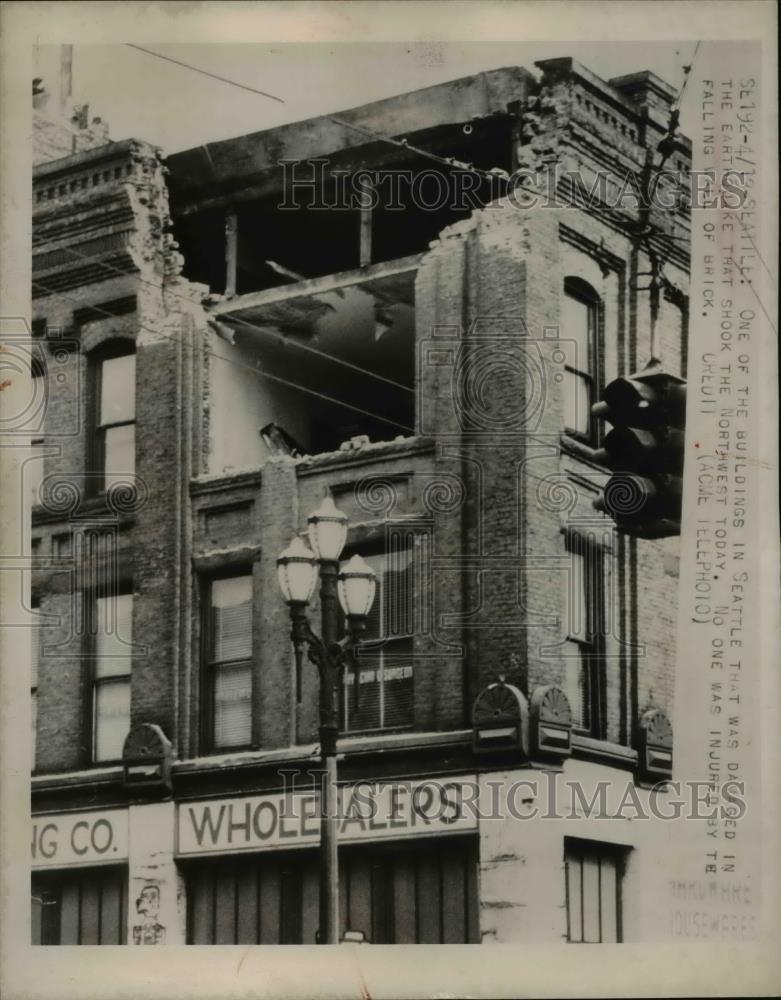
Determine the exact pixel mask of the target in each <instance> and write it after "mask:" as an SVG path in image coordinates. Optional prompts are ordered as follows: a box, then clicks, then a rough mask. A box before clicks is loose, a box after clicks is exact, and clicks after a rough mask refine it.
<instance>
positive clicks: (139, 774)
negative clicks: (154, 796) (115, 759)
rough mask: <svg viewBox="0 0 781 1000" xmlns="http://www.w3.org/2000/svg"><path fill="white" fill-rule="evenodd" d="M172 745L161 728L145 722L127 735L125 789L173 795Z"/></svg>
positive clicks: (123, 756) (125, 745)
mask: <svg viewBox="0 0 781 1000" xmlns="http://www.w3.org/2000/svg"><path fill="white" fill-rule="evenodd" d="M172 757H173V750H172V747H171V741H170V740H169V739H168V738H167V737H166V735H165V733H164V732H163V730H162V729H161V728H160V726H156V725H154V724H153V723H151V722H142V723H141V725H139V726H135V727H134V728H133V729H131V730H130V732H129V733H128V734H127V737H126V738H125V744H124V746H123V748H122V762H123V765H124V767H123V770H124V774H123V779H124V783H125V788H127V789H128V790H132V789H136V788H138V789H144V790H145V791H147V792H158V793H160V792H162V793H165V792H170V791H171V760H172Z"/></svg>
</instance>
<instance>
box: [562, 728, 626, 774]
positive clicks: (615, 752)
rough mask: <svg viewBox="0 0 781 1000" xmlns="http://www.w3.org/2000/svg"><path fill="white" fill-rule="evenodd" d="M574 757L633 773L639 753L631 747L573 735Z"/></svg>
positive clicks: (576, 734) (591, 737)
mask: <svg viewBox="0 0 781 1000" xmlns="http://www.w3.org/2000/svg"><path fill="white" fill-rule="evenodd" d="M572 755H573V757H575V758H576V759H577V760H589V761H593V762H594V763H595V764H605V765H607V766H608V767H619V768H621V769H622V770H625V771H633V770H634V769H635V766H636V765H637V751H636V750H633V749H632V748H631V747H625V746H623V745H622V744H620V743H611V742H610V741H608V740H597V739H594V737H593V736H584V735H581V734H580V733H573V734H572Z"/></svg>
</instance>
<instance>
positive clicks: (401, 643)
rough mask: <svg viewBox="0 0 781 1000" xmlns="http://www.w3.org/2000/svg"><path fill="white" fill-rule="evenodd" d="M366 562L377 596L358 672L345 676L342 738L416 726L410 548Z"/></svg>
mask: <svg viewBox="0 0 781 1000" xmlns="http://www.w3.org/2000/svg"><path fill="white" fill-rule="evenodd" d="M364 558H365V559H366V562H367V563H368V564H369V565H370V566H371V568H372V569H373V570H374V572H375V573H376V576H377V590H376V593H375V597H374V604H373V605H372V608H371V611H370V612H369V615H368V618H367V622H366V632H365V634H364V636H363V644H362V649H361V652H360V656H358V657H357V659H356V664H355V666H348V667H347V669H346V670H345V672H344V685H343V697H342V729H343V731H344V732H366V731H370V730H377V729H397V728H402V727H405V726H410V725H412V715H413V682H414V678H413V634H414V560H413V554H412V548H411V547H398V548H396V547H395V546H394V547H393V548H392V549H391V550H390V551H388V552H386V553H378V554H376V555H367V556H365V557H364ZM356 673H357V675H358V676H357V679H358V690H357V692H356V689H355V681H356ZM356 695H357V696H356Z"/></svg>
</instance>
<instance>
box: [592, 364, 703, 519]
mask: <svg viewBox="0 0 781 1000" xmlns="http://www.w3.org/2000/svg"><path fill="white" fill-rule="evenodd" d="M592 413H593V415H594V416H595V417H596V418H597V419H598V420H605V421H606V422H607V423H609V424H612V430H610V431H608V433H607V434H606V435H605V439H604V441H603V447H602V448H601V449H600V451H598V452H597V454H596V456H595V457H596V460H597V461H598V462H599V463H600V464H601V465H604V466H606V467H607V468H608V469H611V470H612V473H613V474H612V475H611V476H610V478H609V479H608V481H607V483H606V484H605V489H604V492H603V493H602V495H601V496H600V497H599V499H597V500H595V501H594V506H595V507H596V508H597V510H601V511H604V512H605V513H606V514H609V515H610V517H612V518H613V520H614V521H615V522H616V527H617V528H618V530H619V531H622V532H624V534H627V535H633V536H635V537H636V538H667V537H668V536H670V535H679V534H680V533H681V494H682V488H683V480H682V474H683V453H684V432H683V428H684V424H685V420H686V383H685V382H684V380H683V379H681V378H678V376H677V375H671V374H670V373H669V372H665V371H663V370H662V368H661V366H660V365H659V363H658V362H652V363H651V364H650V365H648V366H647V367H646V368H645V369H643V371H641V372H638V373H637V374H635V375H631V376H630V377H629V378H617V379H615V380H614V381H613V382H610V383H609V384H608V385H607V386H606V387H605V390H604V393H603V395H602V400H601V401H600V402H599V403H596V404H595V405H594V406H593V407H592Z"/></svg>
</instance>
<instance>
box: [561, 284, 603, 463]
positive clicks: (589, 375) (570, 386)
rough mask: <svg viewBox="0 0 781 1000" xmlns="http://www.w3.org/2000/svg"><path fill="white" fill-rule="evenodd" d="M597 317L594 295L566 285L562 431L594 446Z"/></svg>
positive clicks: (563, 307) (562, 321)
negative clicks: (593, 408) (593, 416)
mask: <svg viewBox="0 0 781 1000" xmlns="http://www.w3.org/2000/svg"><path fill="white" fill-rule="evenodd" d="M578 284H579V283H578ZM598 317H599V309H598V299H597V297H596V295H595V294H594V293H588V292H587V291H586V289H585V288H584V289H580V288H579V287H577V286H575V285H574V283H573V284H570V283H567V284H566V285H565V292H564V296H563V297H562V305H561V324H560V332H561V338H562V341H563V351H564V355H565V363H564V381H563V383H562V390H563V400H564V429H565V431H566V432H567V433H568V434H572V435H573V436H575V437H578V438H580V439H581V440H584V441H587V442H588V443H589V444H595V443H596V442H595V436H594V435H595V431H594V421H593V420H592V417H591V407H592V405H593V404H594V403H595V402H596V399H595V398H594V385H595V381H596V378H595V375H596V371H597V331H598Z"/></svg>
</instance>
